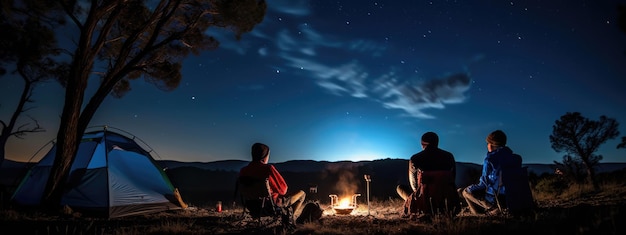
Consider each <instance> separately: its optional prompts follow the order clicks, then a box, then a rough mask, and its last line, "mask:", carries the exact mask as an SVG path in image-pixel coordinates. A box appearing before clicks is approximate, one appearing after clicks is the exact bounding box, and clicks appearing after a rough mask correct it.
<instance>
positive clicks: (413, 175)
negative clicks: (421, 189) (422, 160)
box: [409, 160, 418, 192]
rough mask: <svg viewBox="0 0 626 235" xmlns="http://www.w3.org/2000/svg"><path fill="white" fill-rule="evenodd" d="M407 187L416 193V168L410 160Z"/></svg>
mask: <svg viewBox="0 0 626 235" xmlns="http://www.w3.org/2000/svg"><path fill="white" fill-rule="evenodd" d="M409 185H411V188H412V189H413V192H417V187H418V186H417V168H416V167H415V164H413V161H411V160H409Z"/></svg>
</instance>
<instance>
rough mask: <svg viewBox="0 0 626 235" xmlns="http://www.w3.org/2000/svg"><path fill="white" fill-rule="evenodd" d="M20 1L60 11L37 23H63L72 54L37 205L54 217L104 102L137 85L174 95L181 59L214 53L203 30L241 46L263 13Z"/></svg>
mask: <svg viewBox="0 0 626 235" xmlns="http://www.w3.org/2000/svg"><path fill="white" fill-rule="evenodd" d="M22 1H23V2H36V3H40V4H44V5H51V6H55V7H58V8H59V9H62V11H50V12H46V14H41V15H40V17H41V18H40V19H42V21H45V20H43V19H44V17H49V18H63V19H68V21H69V24H68V27H67V31H64V33H65V34H67V35H65V36H68V37H70V36H72V35H74V37H73V38H72V42H73V43H74V44H72V45H70V46H67V47H66V48H61V49H63V50H65V51H67V52H69V53H70V57H69V58H67V59H68V60H69V61H70V63H69V67H68V70H67V75H66V76H63V77H61V78H60V80H59V81H60V82H61V84H62V85H63V86H64V87H65V99H64V104H63V111H62V114H61V121H60V125H59V129H58V133H57V138H56V140H57V143H56V146H57V150H56V158H55V160H54V163H53V167H52V169H51V172H50V176H49V178H48V182H47V184H46V187H45V189H44V195H43V198H42V206H43V209H46V210H47V211H48V212H53V213H54V212H57V211H58V210H57V209H58V208H59V204H60V201H61V196H62V193H63V190H64V184H63V182H66V179H67V177H68V174H69V170H70V166H71V165H72V162H73V160H74V156H75V154H76V152H77V149H78V143H79V141H80V138H81V137H82V134H83V133H84V131H85V129H86V128H87V125H88V124H89V122H90V120H91V119H92V117H93V115H94V114H95V112H96V110H97V109H98V107H99V106H100V104H101V103H102V102H103V100H104V99H105V97H106V96H107V95H109V94H112V95H113V96H115V97H122V96H123V95H124V94H125V93H126V92H128V91H130V89H131V87H130V84H131V83H130V82H131V81H132V80H135V79H138V78H144V79H145V80H146V81H148V82H150V83H153V84H155V85H156V86H157V87H158V88H160V89H163V90H172V89H175V88H176V87H177V86H178V84H179V83H180V80H181V78H182V76H181V68H182V65H181V64H182V60H183V59H184V58H185V57H186V56H188V55H189V54H190V53H194V54H199V53H200V52H201V51H204V50H210V49H215V48H217V47H218V45H219V42H218V41H217V40H216V39H215V38H213V37H211V36H208V35H207V34H206V32H207V30H209V29H214V28H224V29H226V30H230V31H232V32H234V35H235V38H236V39H240V38H241V36H242V34H243V33H246V32H249V31H251V30H252V29H253V28H254V26H255V25H256V24H258V23H260V22H261V21H262V20H263V17H264V16H265V11H266V3H265V1H263V0H239V1H232V0H160V1H141V0H109V1H88V2H86V1H75V0H54V1H51V0H22ZM3 2H5V1H3ZM24 13H25V14H34V13H31V12H24ZM88 81H89V82H91V83H93V82H98V83H97V85H96V88H95V92H94V93H93V95H92V96H91V97H86V96H85V91H86V88H87V82H88ZM85 101H87V102H86V103H84V102H85Z"/></svg>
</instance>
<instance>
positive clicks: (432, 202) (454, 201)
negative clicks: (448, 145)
mask: <svg viewBox="0 0 626 235" xmlns="http://www.w3.org/2000/svg"><path fill="white" fill-rule="evenodd" d="M417 183H418V186H419V191H418V198H417V203H416V204H417V205H416V207H417V211H422V212H424V213H427V214H432V215H434V214H448V213H450V212H453V211H455V210H457V209H459V205H458V203H459V196H458V193H457V192H456V187H455V184H454V174H453V171H451V170H432V171H423V170H421V169H418V173H417ZM412 212H413V211H412Z"/></svg>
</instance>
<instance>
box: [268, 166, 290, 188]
mask: <svg viewBox="0 0 626 235" xmlns="http://www.w3.org/2000/svg"><path fill="white" fill-rule="evenodd" d="M269 180H270V188H271V189H272V192H273V193H277V194H278V195H285V193H287V182H285V179H283V176H282V175H280V173H279V172H278V170H276V168H275V167H274V166H273V165H270V176H269Z"/></svg>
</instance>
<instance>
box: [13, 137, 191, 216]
mask: <svg viewBox="0 0 626 235" xmlns="http://www.w3.org/2000/svg"><path fill="white" fill-rule="evenodd" d="M135 140H138V139H137V138H135V137H132V139H131V138H129V137H127V136H125V135H121V134H119V133H116V132H112V131H109V130H107V128H106V127H105V128H104V130H100V131H94V132H88V133H85V134H84V135H83V137H82V141H81V142H80V144H79V147H78V151H77V153H76V158H75V159H74V162H73V163H72V166H71V168H70V172H69V177H68V180H67V182H66V184H65V192H64V194H63V196H62V199H61V205H62V206H69V207H70V208H72V209H73V210H75V211H78V212H81V213H83V214H86V215H93V216H100V217H108V218H115V217H123V216H129V215H138V214H146V213H154V212H160V211H165V210H172V209H181V208H182V207H181V205H184V203H183V202H182V200H180V195H179V194H178V190H177V189H175V188H174V187H173V185H172V183H171V182H170V180H169V178H168V177H167V175H166V174H165V172H164V171H163V170H162V169H161V168H160V167H159V166H158V164H157V163H156V161H155V160H154V159H153V158H152V156H151V155H150V153H149V152H147V151H146V150H144V149H143V148H142V147H141V146H139V144H138V143H137V142H135ZM142 143H143V142H142ZM55 155H56V145H55V146H53V147H52V149H50V151H49V152H48V153H47V154H46V155H45V156H44V157H43V158H42V159H41V160H40V161H39V162H38V163H37V164H35V165H34V166H33V167H32V168H31V169H30V170H29V172H28V173H27V174H26V175H25V177H24V178H23V179H22V181H21V183H20V184H19V186H18V187H17V189H16V190H15V192H14V194H13V197H12V201H13V202H14V203H15V204H16V205H18V206H38V205H40V203H41V200H42V197H43V191H44V189H45V186H46V183H47V181H48V177H49V175H50V172H51V169H52V164H53V162H54V158H55Z"/></svg>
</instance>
